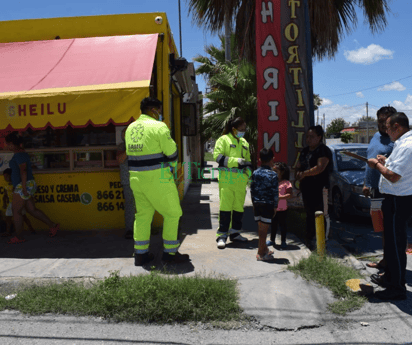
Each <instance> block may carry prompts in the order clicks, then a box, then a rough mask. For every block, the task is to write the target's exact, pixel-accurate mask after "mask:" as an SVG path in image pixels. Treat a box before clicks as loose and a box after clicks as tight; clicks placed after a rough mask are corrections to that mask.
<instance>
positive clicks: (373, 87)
mask: <svg viewBox="0 0 412 345" xmlns="http://www.w3.org/2000/svg"><path fill="white" fill-rule="evenodd" d="M408 78H412V75H410V76H407V77H404V78H401V79H397V80H394V81H393V82H395V81H400V80H404V79H408ZM393 82H392V83H393ZM385 85H388V83H385V84H382V85H378V86H372V87H368V88H366V89H362V90H358V91H352V92H346V93H340V94H338V95H331V96H324V98H327V97H338V96H345V95H351V94H353V93H357V92H362V91H366V90H372V89H376V88H377V87H381V86H385Z"/></svg>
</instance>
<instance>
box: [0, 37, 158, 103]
mask: <svg viewBox="0 0 412 345" xmlns="http://www.w3.org/2000/svg"><path fill="white" fill-rule="evenodd" d="M156 46H157V34H152V35H130V36H109V37H90V38H75V39H57V40H52V41H33V42H16V43H0V96H1V94H2V93H10V92H19V91H20V92H21V91H34V90H43V89H53V88H67V87H70V88H72V87H78V86H88V85H102V84H114V83H116V84H117V83H127V82H136V81H147V80H149V81H150V78H151V74H152V69H153V63H154V56H155V52H156Z"/></svg>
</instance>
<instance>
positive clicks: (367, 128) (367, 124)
mask: <svg viewBox="0 0 412 345" xmlns="http://www.w3.org/2000/svg"><path fill="white" fill-rule="evenodd" d="M366 143H367V144H369V114H368V102H366Z"/></svg>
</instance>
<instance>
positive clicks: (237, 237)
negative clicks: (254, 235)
mask: <svg viewBox="0 0 412 345" xmlns="http://www.w3.org/2000/svg"><path fill="white" fill-rule="evenodd" d="M231 241H232V242H247V241H248V239H247V238H246V237H243V236H242V235H241V234H238V235H237V236H236V237H233V238H232V239H231Z"/></svg>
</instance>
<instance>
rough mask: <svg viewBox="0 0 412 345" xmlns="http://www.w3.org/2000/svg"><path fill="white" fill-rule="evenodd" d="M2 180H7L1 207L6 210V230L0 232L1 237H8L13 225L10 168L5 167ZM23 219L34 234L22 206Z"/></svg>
mask: <svg viewBox="0 0 412 345" xmlns="http://www.w3.org/2000/svg"><path fill="white" fill-rule="evenodd" d="M3 177H4V180H5V181H6V182H7V186H6V188H5V193H4V196H3V208H4V209H5V210H6V212H5V222H6V231H5V232H4V233H3V234H1V237H9V236H11V233H12V231H11V230H12V225H13V210H12V200H13V189H14V188H13V184H12V183H11V169H10V168H7V169H6V170H4V171H3ZM21 214H22V217H23V221H24V222H25V223H26V224H27V226H28V227H29V231H30V232H31V233H32V234H35V233H36V231H35V230H34V229H33V226H32V225H31V222H30V219H29V218H27V216H26V209H25V208H23V210H22V212H21Z"/></svg>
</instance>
